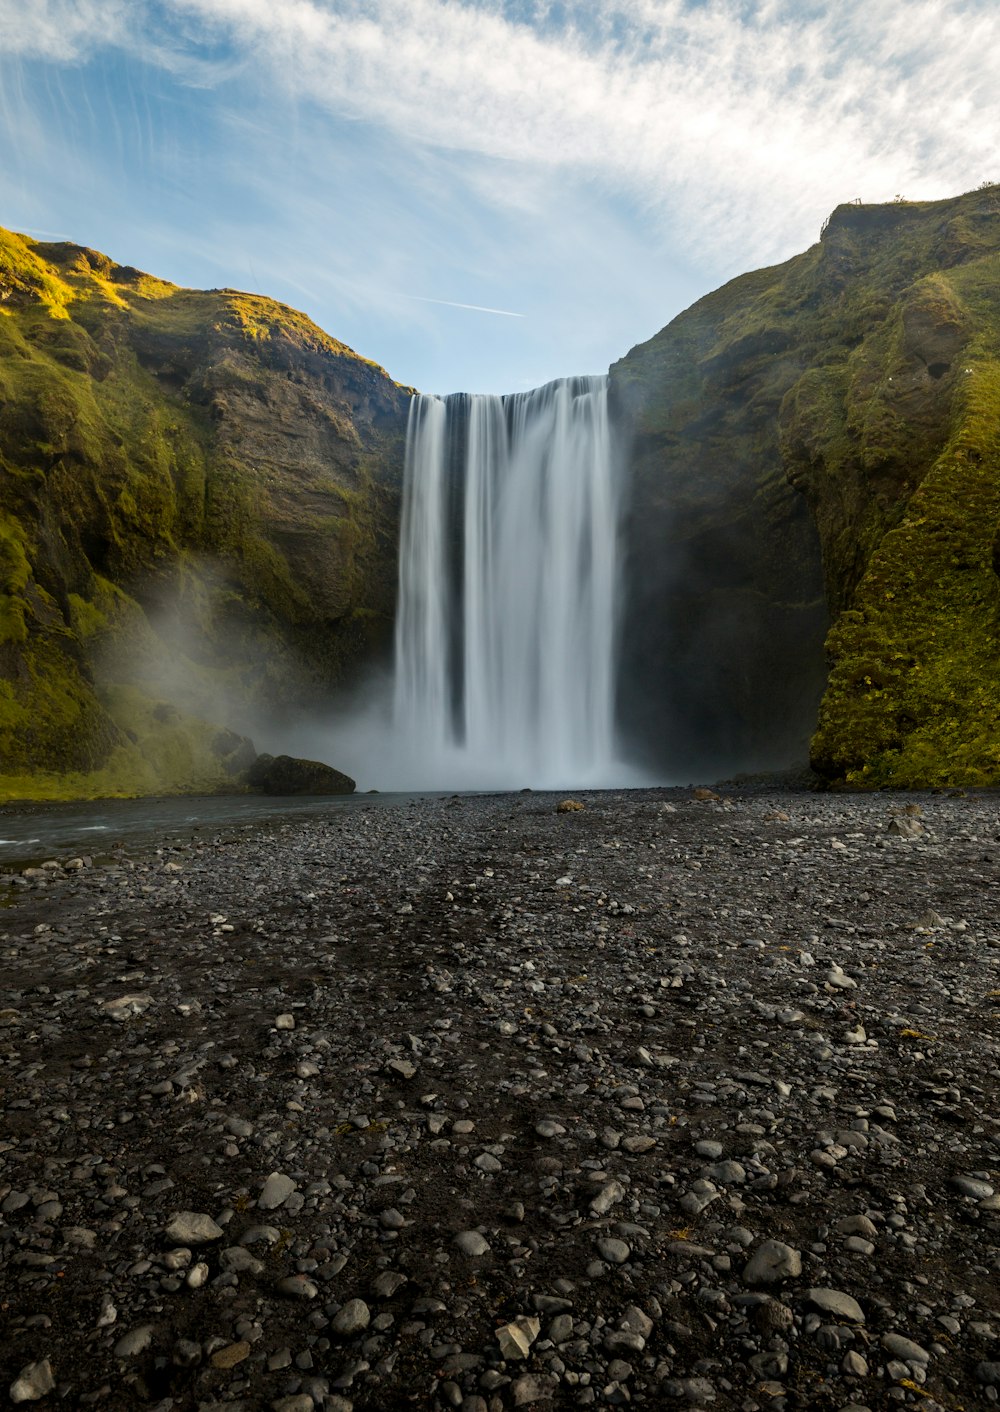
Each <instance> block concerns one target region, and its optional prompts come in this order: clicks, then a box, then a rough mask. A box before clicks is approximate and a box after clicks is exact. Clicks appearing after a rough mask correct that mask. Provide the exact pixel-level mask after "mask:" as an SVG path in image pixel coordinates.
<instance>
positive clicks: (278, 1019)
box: [274, 1012, 295, 1030]
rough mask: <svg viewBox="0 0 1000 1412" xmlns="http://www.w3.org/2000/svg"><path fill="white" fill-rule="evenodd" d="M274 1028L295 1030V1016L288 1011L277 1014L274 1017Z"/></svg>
mask: <svg viewBox="0 0 1000 1412" xmlns="http://www.w3.org/2000/svg"><path fill="white" fill-rule="evenodd" d="M274 1028H275V1029H276V1030H294V1028H295V1016H294V1015H292V1014H290V1013H288V1012H286V1013H285V1014H283V1015H276V1016H275V1019H274Z"/></svg>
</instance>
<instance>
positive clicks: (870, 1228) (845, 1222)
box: [834, 1215, 878, 1240]
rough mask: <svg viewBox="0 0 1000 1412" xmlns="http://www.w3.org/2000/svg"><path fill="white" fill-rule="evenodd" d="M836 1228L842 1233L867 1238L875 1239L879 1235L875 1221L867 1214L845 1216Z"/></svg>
mask: <svg viewBox="0 0 1000 1412" xmlns="http://www.w3.org/2000/svg"><path fill="white" fill-rule="evenodd" d="M834 1230H835V1231H838V1232H839V1233H840V1234H841V1235H853V1236H864V1237H865V1239H866V1240H874V1238H875V1237H876V1236H877V1235H878V1230H877V1229H876V1227H875V1225H874V1223H873V1222H872V1221H870V1220H869V1219H868V1217H867V1216H860V1215H859V1216H844V1217H843V1219H842V1220H839V1221H838V1222H837V1224H836V1225H835V1226H834Z"/></svg>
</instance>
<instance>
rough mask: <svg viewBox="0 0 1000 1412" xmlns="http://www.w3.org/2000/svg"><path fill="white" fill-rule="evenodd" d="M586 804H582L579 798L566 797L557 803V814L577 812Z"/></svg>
mask: <svg viewBox="0 0 1000 1412" xmlns="http://www.w3.org/2000/svg"><path fill="white" fill-rule="evenodd" d="M585 807H586V806H585V805H583V804H581V803H580V801H579V799H564V800H563V801H562V803H561V804H557V805H556V813H557V814H577V813H579V812H580V810H581V809H583V808H585Z"/></svg>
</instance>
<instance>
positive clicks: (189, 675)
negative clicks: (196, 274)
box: [0, 231, 411, 798]
mask: <svg viewBox="0 0 1000 1412" xmlns="http://www.w3.org/2000/svg"><path fill="white" fill-rule="evenodd" d="M410 395H411V390H410V389H406V388H401V387H398V386H397V385H396V384H395V383H393V382H392V381H391V380H390V379H389V378H388V376H387V375H386V374H385V373H384V372H383V371H382V370H381V368H379V367H377V366H376V365H375V364H373V363H370V362H368V361H367V360H365V359H363V358H361V357H359V356H358V355H357V354H355V353H353V352H352V351H351V350H350V349H349V348H347V347H345V346H344V345H342V344H340V343H337V342H336V341H335V340H334V339H332V338H330V337H328V336H327V335H326V334H324V333H323V332H322V331H321V330H320V329H318V328H317V327H315V325H313V324H312V323H311V322H310V321H309V320H308V319H307V318H305V317H304V316H303V315H302V314H299V313H296V312H295V311H294V310H292V309H289V308H287V307H285V306H283V305H281V304H277V303H275V302H274V301H272V300H269V299H264V298H260V297H258V296H255V295H250V294H241V293H238V292H237V291H235V290H230V289H223V290H210V291H206V292H202V291H196V290H187V289H180V288H177V287H176V286H174V285H171V284H167V283H164V282H163V281H161V280H158V279H155V278H153V277H151V276H149V275H145V274H142V273H141V272H140V271H138V270H135V269H131V268H128V267H123V266H120V265H116V264H114V263H113V262H112V261H111V260H109V259H108V258H107V257H106V256H104V255H100V254H98V253H97V252H95V251H92V250H87V249H83V248H81V247H79V246H76V245H69V244H59V245H50V244H39V243H37V242H35V241H33V240H29V239H27V238H26V237H23V236H18V235H14V234H12V233H10V232H6V231H0V798H4V797H7V798H10V797H20V796H26V797H34V798H39V797H71V796H78V795H88V794H116V793H148V792H156V791H161V790H167V789H185V790H190V789H212V788H217V787H220V786H221V785H223V784H225V783H226V782H227V781H230V782H231V780H232V779H233V777H234V776H235V775H236V774H237V773H238V772H239V771H240V770H242V769H243V768H245V766H246V764H247V763H248V758H249V751H248V745H247V743H246V741H245V740H242V739H241V738H240V733H241V732H244V731H246V730H248V729H249V728H251V727H252V725H253V723H254V720H255V717H256V716H257V715H258V714H262V713H265V712H266V713H268V714H270V715H271V716H273V715H275V714H276V713H279V714H280V712H281V711H282V710H283V709H287V706H288V704H289V703H290V702H292V701H294V702H296V703H297V704H307V703H309V702H310V701H315V702H317V703H318V702H321V701H322V700H323V699H324V698H325V697H326V696H327V695H328V694H329V692H330V690H331V689H332V688H334V687H335V686H336V685H338V684H340V683H343V682H345V681H346V680H348V679H349V678H350V676H351V674H352V672H354V671H355V670H356V669H357V667H358V666H359V665H360V664H361V662H363V661H366V660H370V659H371V657H372V656H373V655H375V654H377V653H378V652H379V651H381V650H383V649H384V647H385V644H386V641H387V638H388V634H389V630H390V627H391V622H392V616H393V612H394V604H395V585H396V539H397V524H398V515H399V496H400V486H401V475H402V460H403V441H404V435H405V424H406V412H407V407H408V402H409V397H410Z"/></svg>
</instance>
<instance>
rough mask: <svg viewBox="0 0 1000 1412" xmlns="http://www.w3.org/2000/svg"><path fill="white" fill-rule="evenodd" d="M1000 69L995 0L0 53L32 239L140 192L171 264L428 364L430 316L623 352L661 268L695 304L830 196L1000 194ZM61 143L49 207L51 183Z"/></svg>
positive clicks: (65, 32)
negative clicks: (52, 159)
mask: <svg viewBox="0 0 1000 1412" xmlns="http://www.w3.org/2000/svg"><path fill="white" fill-rule="evenodd" d="M998 52H1000V11H998V10H997V7H996V5H995V0H907V3H906V4H905V5H900V4H899V3H898V0H841V2H840V3H839V4H837V5H835V6H834V5H830V4H829V3H828V0H575V3H573V0H568V2H567V3H565V4H559V5H555V4H549V3H548V2H547V0H32V3H31V4H30V5H28V4H25V3H24V0H0V60H2V59H4V58H5V57H6V58H9V59H11V62H12V63H13V65H14V74H13V77H14V79H15V80H18V79H20V78H21V77H22V75H21V74H20V72H19V71H18V66H21V67H22V68H23V70H24V75H23V77H24V81H25V83H26V84H30V83H31V82H34V84H35V89H36V92H35V98H36V99H37V100H38V101H37V102H36V101H33V100H30V101H29V96H25V97H23V98H22V97H20V96H19V95H18V91H17V83H16V82H14V83H11V84H9V85H8V92H7V93H6V94H5V93H4V91H3V88H2V86H0V122H3V121H4V119H3V114H4V112H6V114H7V119H6V126H7V129H8V131H7V138H8V145H9V150H11V151H12V152H14V153H17V152H18V151H22V152H28V151H30V152H31V153H32V159H31V161H30V162H29V161H28V159H27V158H24V160H22V161H21V166H20V172H21V175H20V178H19V180H20V183H21V185H20V188H19V192H20V196H19V201H20V205H21V207H22V208H23V210H24V213H25V214H24V219H25V221H26V222H27V220H28V219H29V218H30V219H31V220H32V221H33V222H34V223H36V224H38V225H43V224H47V223H49V222H52V221H59V222H60V223H64V222H65V221H66V220H67V219H69V218H70V216H71V215H72V214H73V212H74V211H75V210H76V209H78V208H79V206H80V201H81V199H85V195H83V196H81V193H85V191H86V189H87V186H88V183H89V185H90V186H91V188H92V189H93V190H94V191H97V190H99V189H101V183H102V182H103V183H104V189H105V190H106V191H107V190H111V191H113V195H114V200H115V201H121V202H125V203H127V202H128V199H129V193H130V191H132V190H133V189H134V190H135V191H136V192H137V193H139V194H137V195H136V197H135V198H134V199H133V200H132V202H131V207H130V208H128V209H130V210H131V211H133V212H134V211H139V216H140V218H141V220H142V221H143V222H144V223H145V225H146V228H147V230H149V231H150V232H152V231H154V228H155V230H156V231H158V232H160V233H161V235H162V239H163V241H164V242H165V243H166V244H167V245H168V247H169V242H170V240H171V239H173V240H174V242H175V246H176V248H178V249H181V248H186V249H188V250H189V251H194V248H195V246H196V245H200V247H202V248H203V251H208V250H212V249H214V250H215V251H216V255H217V259H218V262H219V263H223V262H224V261H225V260H228V259H230V258H231V252H232V251H234V250H238V249H239V248H240V240H241V238H245V241H246V248H247V251H248V252H249V250H250V247H251V245H252V246H253V247H254V249H255V250H259V251H260V252H261V260H260V264H261V267H262V268H266V263H267V256H266V255H264V253H263V252H264V251H269V252H270V262H271V267H272V268H274V269H278V268H280V269H281V270H282V271H283V273H284V277H285V278H286V280H287V281H288V282H289V283H290V284H291V285H292V286H293V287H302V288H303V289H314V290H317V291H319V294H318V296H317V297H318V299H319V301H320V302H319V306H318V307H317V308H316V309H315V312H316V313H317V315H318V316H319V317H324V318H326V319H328V320H330V321H331V326H333V327H336V328H338V329H342V328H343V324H344V321H345V320H346V321H347V324H348V327H349V328H350V326H351V320H352V319H354V318H355V317H356V318H357V319H358V320H359V321H360V320H361V319H362V316H363V315H365V313H367V319H368V323H367V324H365V325H364V329H367V328H368V327H370V326H371V323H372V320H373V318H382V319H383V320H384V325H383V326H380V329H379V330H378V331H379V333H380V336H381V328H382V327H384V328H385V329H389V330H390V331H392V330H395V329H398V328H409V329H411V330H413V340H414V341H413V345H412V346H413V349H414V353H413V356H414V357H415V358H416V357H425V356H426V347H427V344H426V343H425V345H424V346H423V348H421V346H420V343H419V330H417V329H415V328H414V324H415V323H416V322H420V323H421V326H422V327H426V328H427V330H428V339H431V338H433V337H440V338H441V339H444V337H445V332H444V331H445V329H446V328H447V337H448V338H449V339H454V338H455V337H456V334H455V330H454V329H453V328H452V327H451V317H452V316H451V314H450V313H449V309H451V308H454V310H455V314H454V318H455V319H462V318H464V319H465V321H466V322H467V323H469V324H475V323H477V322H481V321H479V320H476V319H473V318H472V317H471V312H472V311H473V310H481V309H489V310H496V311H498V312H500V313H509V312H510V311H512V310H515V309H530V312H531V314H532V317H531V319H530V320H528V321H522V320H513V319H507V318H503V319H495V320H493V324H492V326H493V327H494V328H496V329H497V331H498V332H497V334H496V335H495V336H494V338H493V340H492V342H493V343H494V344H495V343H496V342H497V339H498V338H500V336H501V335H502V334H503V329H501V325H504V326H509V332H510V333H511V335H513V334H514V333H515V331H516V332H517V333H518V336H519V337H520V338H521V339H522V340H526V339H527V338H528V329H529V325H530V330H531V337H532V338H536V337H537V338H543V337H548V338H550V340H551V341H552V348H553V350H554V349H555V341H556V340H557V339H562V340H563V341H564V342H566V343H567V344H568V346H569V348H570V353H571V354H572V358H573V362H576V361H577V358H578V357H582V358H584V359H585V360H586V364H585V365H587V366H595V367H596V366H600V363H599V361H598V359H599V358H600V357H602V356H605V355H604V354H603V349H604V347H605V345H604V344H602V343H601V342H600V340H599V339H598V337H597V335H596V333H595V332H594V330H595V328H596V326H597V325H598V324H600V326H601V327H602V328H603V329H604V330H605V331H606V337H607V339H608V340H612V339H614V340H617V341H618V342H619V343H620V341H621V340H622V339H623V338H627V337H629V336H630V335H629V333H623V327H624V328H626V329H628V330H633V329H634V330H635V331H636V333H643V332H648V333H651V332H653V330H654V328H655V327H656V324H657V323H660V322H663V321H664V320H665V318H666V317H669V315H670V314H671V313H672V312H674V311H675V310H676V307H677V305H676V304H674V305H673V307H672V308H671V307H670V303H669V298H670V295H671V290H670V289H668V288H667V285H666V283H665V279H664V278H663V277H661V276H660V274H659V271H660V270H663V269H665V268H667V267H668V266H669V267H672V268H673V269H674V270H676V271H678V272H680V271H682V270H683V272H684V273H683V278H682V277H681V275H680V273H678V275H677V277H676V278H675V279H674V284H673V286H672V288H674V289H677V291H678V293H680V290H679V285H680V283H682V282H684V281H686V282H687V289H689V290H690V288H691V282H692V280H694V281H696V284H695V288H694V290H693V291H692V292H693V293H696V292H700V289H703V288H705V287H708V286H709V285H711V284H713V283H718V282H720V281H721V279H723V278H726V277H728V276H729V275H731V274H733V273H735V272H736V271H737V270H739V269H744V268H747V267H750V266H753V265H759V264H762V263H769V262H771V261H774V260H777V259H780V258H784V257H785V256H787V255H789V254H791V253H792V252H793V251H795V250H797V249H800V248H802V247H803V246H804V245H806V244H808V243H809V241H810V240H812V239H813V238H815V235H816V233H817V231H818V229H819V225H820V222H821V220H822V219H823V217H824V216H825V215H826V214H827V213H828V212H829V210H830V209H831V208H832V206H833V205H835V204H836V203H837V202H839V201H843V200H850V199H852V198H854V197H856V196H859V197H861V198H862V199H863V200H866V201H882V200H890V199H891V198H892V197H893V195H894V194H896V193H897V192H899V193H902V194H904V195H905V196H907V197H934V196H944V195H949V194H952V193H954V192H957V191H960V190H963V189H968V188H969V187H971V186H974V185H977V184H978V183H979V182H981V181H983V180H985V179H989V178H997V177H1000V157H998V156H997V153H998V150H1000V149H998V142H997V137H998V133H997V122H996V120H995V116H994V114H995V98H994V90H995V83H996V78H995V56H996V54H997V53H998ZM46 61H48V64H49V73H48V75H47V76H46V77H45V79H44V83H43V82H42V80H41V79H40V77H39V70H40V69H44V67H45V63H46ZM53 70H58V72H53ZM91 71H92V74H91ZM88 74H91V77H90V78H89V79H88V78H87V75H88ZM74 75H75V76H76V77H74ZM151 75H152V78H151V77H150V76H151ZM158 76H159V77H158ZM126 80H127V82H126ZM157 83H159V84H160V85H161V86H162V88H163V92H162V93H161V94H160V95H159V96H158V97H155V98H154V101H153V107H152V109H151V110H149V111H147V106H146V104H147V92H148V90H149V89H150V88H151V87H154V88H155V87H156V85H157ZM88 84H89V85H90V86H89V87H88ZM81 94H82V96H83V97H84V98H85V99H86V98H94V99H95V102H96V103H97V108H98V115H97V117H96V118H94V119H93V120H90V119H88V118H87V116H86V113H85V111H83V110H81V109H80V108H79V107H78V98H79V97H80V96H81ZM39 95H41V96H39ZM52 95H55V97H54V98H53V97H52ZM46 105H47V106H46ZM88 122H89V126H88ZM109 134H110V136H109ZM53 143H54V144H55V145H56V146H57V147H61V148H63V149H65V151H66V152H69V153H70V160H69V162H68V163H67V162H66V161H65V160H64V161H63V169H64V170H65V169H67V167H68V177H67V180H68V181H69V182H70V183H72V182H73V181H75V182H76V187H75V188H74V203H73V204H72V205H71V204H70V203H69V202H68V201H64V203H63V207H62V208H60V209H55V208H54V207H53V203H52V201H51V200H50V199H48V198H47V197H45V196H43V195H42V194H40V191H41V186H40V183H39V181H38V179H37V178H36V176H35V172H36V170H40V168H39V167H38V164H37V163H36V161H35V156H36V155H37V154H39V153H41V152H42V151H43V149H44V148H45V147H46V145H48V146H49V147H50V148H51V147H52V145H53ZM102 143H103V144H104V149H102V150H100V151H99V150H98V149H99V148H100V147H101V144H102ZM296 144H297V145H296ZM130 154H131V155H130ZM102 163H103V165H102ZM139 168H141V169H142V171H143V175H142V177H141V181H140V178H139V176H138V175H137V171H138V169H139ZM143 183H144V185H143ZM13 189H14V188H13V187H12V185H11V181H10V180H8V182H7V183H6V186H5V183H4V179H3V174H2V173H0V194H3V193H4V192H5V191H10V190H13ZM216 189H217V191H218V193H219V194H218V195H217V196H216V195H214V194H213V192H214V191H215V190H216ZM223 192H224V195H223ZM185 203H186V204H185ZM279 209H280V212H281V216H280V218H279V217H277V216H276V214H275V213H276V212H277V211H278V210H279ZM74 219H75V217H74ZM171 232H173V235H171ZM241 232H244V233H245V237H241ZM324 240H325V242H326V246H325V248H326V252H327V253H326V254H325V256H324V258H323V259H320V260H317V258H316V252H317V251H318V250H320V249H323V248H324V245H323V242H324ZM296 242H297V243H296ZM157 258H159V256H157ZM208 258H209V256H208V255H207V254H206V255H204V258H203V259H202V263H203V264H204V263H205V261H207V260H208ZM246 258H247V261H249V260H250V258H251V257H250V254H249V253H248V254H247V257H246ZM253 258H254V259H255V261H256V255H254V257H253ZM527 268H533V269H534V270H535V271H536V276H535V282H534V284H533V285H532V284H531V283H530V281H527V280H522V279H520V275H519V271H520V270H521V269H527ZM591 269H593V270H595V271H599V272H600V273H599V276H598V278H597V279H596V280H595V281H594V290H593V291H592V290H591V289H590V288H589V287H588V283H587V281H588V275H589V271H590V270H591ZM183 274H184V272H183V271H182V277H183ZM191 277H192V278H194V277H200V267H198V266H197V265H196V266H195V267H194V268H193V270H192V272H191ZM296 281H298V285H296V284H295V282H296ZM630 281H631V284H630V283H629V282H630ZM598 285H600V286H601V288H602V289H603V290H604V291H610V290H611V288H612V285H614V289H615V293H614V298H612V297H611V295H610V293H608V294H606V296H605V295H601V294H600V293H598V292H597V286H598ZM699 286H700V289H699ZM404 291H405V292H404ZM651 295H652V296H653V299H654V300H655V305H654V304H653V303H651ZM689 297H690V295H689ZM602 298H603V303H602V302H601V300H602ZM546 299H548V301H549V302H548V306H547V314H546V315H545V316H543V315H542V312H541V311H542V308H543V305H544V301H545V300H546ZM557 301H558V305H559V309H560V310H567V311H568V310H570V309H572V310H573V315H572V318H573V322H572V326H570V324H569V323H568V322H566V321H567V320H568V319H569V315H568V313H567V314H563V313H559V312H556V303H557ZM416 304H419V306H420V309H421V310H422V311H423V312H419V313H418V311H417V310H416V308H415V305H416ZM647 309H649V311H650V312H649V313H648V314H647V313H646V310H647ZM407 311H409V312H407ZM616 318H617V319H618V322H617V324H616V323H615V320H616ZM647 318H648V320H649V322H648V325H646V324H645V320H646V319H647ZM432 319H434V320H440V321H441V322H440V325H438V326H434V328H432V326H431V325H430V323H429V322H428V321H430V320H432ZM560 320H562V321H563V322H562V323H561V324H560ZM640 320H641V322H640ZM557 324H559V325H560V327H562V329H563V332H562V333H560V334H557V332H556V328H557ZM364 329H363V332H364ZM545 329H547V330H548V332H547V333H543V332H542V330H545ZM365 341H366V343H367V341H368V336H367V334H365ZM510 346H511V348H514V347H515V346H517V347H527V346H528V345H527V343H526V342H524V343H521V344H517V345H515V344H514V343H511V345H510ZM468 347H469V348H471V349H472V351H473V355H474V356H479V354H480V352H481V350H482V347H483V341H482V340H480V341H479V343H475V342H474V341H473V336H472V335H470V342H469V345H468ZM538 347H539V348H540V347H541V344H539V345H538ZM616 351H621V349H620V347H618V346H617V345H616V344H615V343H612V344H611V346H610V347H609V348H608V354H607V356H613V354H614V352H616ZM384 356H388V355H384ZM407 356H409V355H407ZM469 356H470V355H469V354H468V353H466V354H465V355H464V357H463V358H459V357H458V355H457V354H456V359H457V362H458V365H459V367H463V366H467V365H468V362H469ZM554 356H555V353H554V352H550V353H546V354H545V360H550V359H551V357H554ZM442 358H444V354H443V353H442ZM539 361H540V362H541V361H544V360H542V359H541V358H540V359H539ZM550 367H551V362H550V361H549V362H547V363H546V367H545V368H544V369H543V371H546V373H547V375H551V372H550V371H549V368H550ZM405 371H406V370H405V369H404V372H405ZM407 375H409V376H411V377H414V378H416V377H417V374H416V373H415V372H412V371H410V372H408V374H407Z"/></svg>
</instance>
